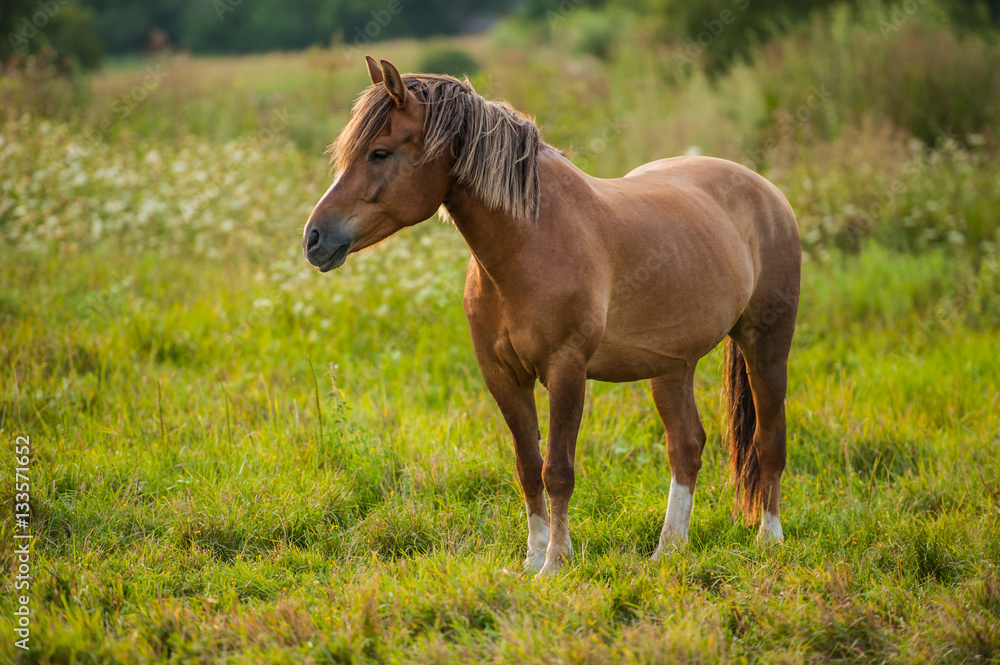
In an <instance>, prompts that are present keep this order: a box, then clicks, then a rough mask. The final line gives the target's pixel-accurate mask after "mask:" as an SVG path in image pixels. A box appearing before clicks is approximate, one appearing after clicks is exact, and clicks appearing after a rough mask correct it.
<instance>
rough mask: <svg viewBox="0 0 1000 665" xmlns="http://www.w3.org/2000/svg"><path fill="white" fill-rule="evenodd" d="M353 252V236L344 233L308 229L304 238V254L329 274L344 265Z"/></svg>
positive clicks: (313, 228)
mask: <svg viewBox="0 0 1000 665" xmlns="http://www.w3.org/2000/svg"><path fill="white" fill-rule="evenodd" d="M350 251H351V236H350V235H349V234H347V233H345V232H343V231H336V230H329V231H324V230H323V229H321V228H319V227H316V226H313V227H312V228H307V229H306V232H305V233H304V234H303V238H302V253H303V255H304V256H305V257H306V260H307V261H309V263H311V264H313V265H314V266H316V267H317V268H319V270H320V272H327V271H328V270H333V269H335V268H339V267H340V266H342V265H344V261H346V260H347V255H348V254H349V253H350Z"/></svg>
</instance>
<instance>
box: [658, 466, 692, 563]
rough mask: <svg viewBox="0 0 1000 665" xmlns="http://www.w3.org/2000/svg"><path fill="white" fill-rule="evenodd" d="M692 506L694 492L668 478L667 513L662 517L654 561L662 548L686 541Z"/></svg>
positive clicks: (679, 544)
mask: <svg viewBox="0 0 1000 665" xmlns="http://www.w3.org/2000/svg"><path fill="white" fill-rule="evenodd" d="M693 507H694V493H693V492H692V491H691V490H689V489H688V488H687V487H685V486H684V485H681V484H680V483H678V482H677V481H676V480H675V479H674V478H671V479H670V494H669V495H667V514H666V515H665V516H664V518H663V530H662V531H660V544H659V545H658V546H657V548H656V551H655V552H654V553H653V560H654V561H656V560H657V559H659V558H660V556H662V554H663V549H664V548H665V547H669V546H670V545H673V546H674V547H679V546H681V545H683V544H684V543H686V542H687V540H688V531H689V529H690V526H691V509H692V508H693Z"/></svg>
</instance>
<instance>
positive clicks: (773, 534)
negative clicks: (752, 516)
mask: <svg viewBox="0 0 1000 665" xmlns="http://www.w3.org/2000/svg"><path fill="white" fill-rule="evenodd" d="M757 542H758V543H761V544H774V543H783V542H785V534H784V533H782V531H781V521H780V520H779V519H778V518H777V517H775V516H774V515H772V514H770V513H765V514H764V518H763V519H762V520H761V523H760V529H759V530H758V531H757Z"/></svg>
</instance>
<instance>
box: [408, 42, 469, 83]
mask: <svg viewBox="0 0 1000 665" xmlns="http://www.w3.org/2000/svg"><path fill="white" fill-rule="evenodd" d="M480 69H482V67H481V66H480V64H479V62H478V61H477V60H476V59H475V58H473V57H472V56H471V55H469V54H468V53H467V52H466V51H463V50H462V49H460V48H456V47H454V46H432V47H430V48H428V49H427V50H426V51H425V52H424V55H423V57H422V58H421V60H420V71H422V72H428V73H432V74H450V75H451V76H455V77H458V78H463V77H466V76H475V75H476V74H478V73H479V71H480Z"/></svg>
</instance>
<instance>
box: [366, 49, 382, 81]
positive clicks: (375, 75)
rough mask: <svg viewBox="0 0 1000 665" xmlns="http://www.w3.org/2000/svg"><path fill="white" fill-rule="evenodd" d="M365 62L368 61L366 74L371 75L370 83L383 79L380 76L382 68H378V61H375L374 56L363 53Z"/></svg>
mask: <svg viewBox="0 0 1000 665" xmlns="http://www.w3.org/2000/svg"><path fill="white" fill-rule="evenodd" d="M365 62H367V63H368V76H371V77H372V85H378V84H379V83H381V82H382V81H384V80H385V79H384V78H383V76H382V70H381V69H379V66H378V63H377V62H375V58H373V57H371V56H370V55H365Z"/></svg>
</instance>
